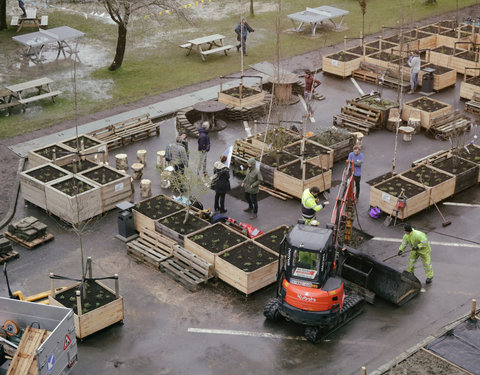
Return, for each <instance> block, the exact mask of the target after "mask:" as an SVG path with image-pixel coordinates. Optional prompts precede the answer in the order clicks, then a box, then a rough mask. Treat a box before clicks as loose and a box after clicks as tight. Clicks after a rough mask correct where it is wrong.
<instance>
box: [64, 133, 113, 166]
mask: <svg viewBox="0 0 480 375" xmlns="http://www.w3.org/2000/svg"><path fill="white" fill-rule="evenodd" d="M59 144H60V145H62V146H67V147H69V148H71V149H72V150H75V151H78V152H81V155H84V156H83V157H82V158H84V159H88V160H90V161H93V162H95V163H104V162H107V161H108V149H107V143H106V142H102V141H99V140H98V139H95V138H94V137H92V136H90V135H87V134H82V135H79V136H78V139H77V137H73V138H69V139H66V140H65V141H62V142H60V143H59ZM82 147H83V148H82Z"/></svg>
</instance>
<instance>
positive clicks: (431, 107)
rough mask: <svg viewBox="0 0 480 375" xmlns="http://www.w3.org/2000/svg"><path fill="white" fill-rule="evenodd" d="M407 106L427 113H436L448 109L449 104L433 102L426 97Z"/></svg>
mask: <svg viewBox="0 0 480 375" xmlns="http://www.w3.org/2000/svg"><path fill="white" fill-rule="evenodd" d="M407 105H409V106H410V107H414V108H418V109H421V110H422V111H425V112H435V111H438V110H440V109H442V108H445V107H447V104H445V103H440V102H437V101H433V100H431V99H430V98H428V97H426V96H422V97H421V98H418V99H417V100H414V101H413V102H408V103H407Z"/></svg>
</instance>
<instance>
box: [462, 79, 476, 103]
mask: <svg viewBox="0 0 480 375" xmlns="http://www.w3.org/2000/svg"><path fill="white" fill-rule="evenodd" d="M473 82H474V83H473ZM475 94H477V95H478V94H480V80H479V79H478V77H469V78H467V77H466V76H465V77H464V79H463V81H462V82H461V83H460V98H463V99H466V100H472V99H473V96H474V95H475Z"/></svg>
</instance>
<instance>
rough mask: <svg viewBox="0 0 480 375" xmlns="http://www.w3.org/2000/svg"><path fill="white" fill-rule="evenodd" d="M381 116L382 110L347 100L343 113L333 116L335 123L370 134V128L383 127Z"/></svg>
mask: <svg viewBox="0 0 480 375" xmlns="http://www.w3.org/2000/svg"><path fill="white" fill-rule="evenodd" d="M381 117H382V113H381V111H376V110H373V109H371V108H368V107H366V106H363V105H362V104H360V103H357V102H355V101H352V100H347V104H346V105H344V106H343V107H342V113H340V114H339V115H335V116H333V125H337V124H338V125H340V126H343V127H345V128H349V129H353V130H355V131H360V132H362V133H364V134H368V133H369V132H370V130H372V129H375V128H378V127H381V125H382V124H381Z"/></svg>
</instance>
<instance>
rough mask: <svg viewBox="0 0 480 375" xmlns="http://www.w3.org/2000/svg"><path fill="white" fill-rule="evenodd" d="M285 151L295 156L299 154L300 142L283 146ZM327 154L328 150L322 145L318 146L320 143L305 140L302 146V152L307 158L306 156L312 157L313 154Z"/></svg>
mask: <svg viewBox="0 0 480 375" xmlns="http://www.w3.org/2000/svg"><path fill="white" fill-rule="evenodd" d="M285 151H286V152H289V153H291V154H293V155H296V156H301V153H300V151H301V142H300V143H297V144H294V145H290V146H288V147H285ZM322 153H323V154H328V150H327V149H325V148H324V147H322V146H320V145H316V144H315V143H312V142H308V141H307V142H305V147H304V150H303V154H304V156H305V157H306V158H307V159H308V158H313V157H315V156H318V155H320V154H322Z"/></svg>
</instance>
